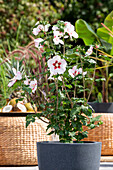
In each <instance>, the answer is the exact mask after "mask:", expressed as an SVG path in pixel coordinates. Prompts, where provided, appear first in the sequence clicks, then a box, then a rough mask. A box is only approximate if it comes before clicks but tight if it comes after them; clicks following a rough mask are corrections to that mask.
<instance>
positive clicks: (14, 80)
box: [8, 77, 16, 87]
mask: <svg viewBox="0 0 113 170" xmlns="http://www.w3.org/2000/svg"><path fill="white" fill-rule="evenodd" d="M15 82H16V78H15V77H14V78H13V79H12V80H11V81H10V82H9V84H8V87H11V86H13V84H14V83H15Z"/></svg>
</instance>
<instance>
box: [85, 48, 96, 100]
mask: <svg viewBox="0 0 113 170" xmlns="http://www.w3.org/2000/svg"><path fill="white" fill-rule="evenodd" d="M96 58H97V50H96ZM95 68H96V63H95V67H94V72H93V81H92V84H91V89H90V92H89V95H88V98H87V102H88V101H89V98H90V96H91V92H92V90H93V84H94V79H95Z"/></svg>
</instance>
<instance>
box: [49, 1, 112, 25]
mask: <svg viewBox="0 0 113 170" xmlns="http://www.w3.org/2000/svg"><path fill="white" fill-rule="evenodd" d="M50 2H51V4H52V5H53V6H54V7H55V8H56V9H58V4H59V3H60V4H61V3H62V4H63V7H62V10H63V12H62V14H61V18H62V20H67V21H71V23H72V24H74V23H75V21H76V20H77V19H80V18H81V19H84V20H85V21H87V22H88V23H89V24H91V25H92V26H93V27H94V28H98V27H99V26H100V23H101V22H103V20H104V18H105V17H106V16H107V14H108V13H110V12H111V11H112V10H113V0H54V1H53V0H50Z"/></svg>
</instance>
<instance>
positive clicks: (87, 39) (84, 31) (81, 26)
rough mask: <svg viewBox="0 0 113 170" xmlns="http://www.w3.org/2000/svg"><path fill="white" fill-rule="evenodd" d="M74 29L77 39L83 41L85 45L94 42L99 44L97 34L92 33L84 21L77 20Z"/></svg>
mask: <svg viewBox="0 0 113 170" xmlns="http://www.w3.org/2000/svg"><path fill="white" fill-rule="evenodd" d="M75 27H76V32H77V33H78V35H79V38H81V39H83V41H84V43H85V45H92V44H93V43H94V42H95V40H97V41H98V42H99V43H100V40H99V38H98V36H97V34H96V33H95V32H94V31H93V29H92V28H91V27H90V25H89V24H88V23H87V22H86V21H84V20H82V19H78V20H77V21H76V23H75Z"/></svg>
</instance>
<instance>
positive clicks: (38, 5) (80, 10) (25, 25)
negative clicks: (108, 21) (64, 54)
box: [0, 0, 113, 53]
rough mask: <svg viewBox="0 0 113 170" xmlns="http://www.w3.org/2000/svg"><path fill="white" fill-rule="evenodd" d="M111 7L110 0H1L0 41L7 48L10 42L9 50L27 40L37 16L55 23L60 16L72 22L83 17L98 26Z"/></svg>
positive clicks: (112, 5) (112, 2) (112, 3)
mask: <svg viewBox="0 0 113 170" xmlns="http://www.w3.org/2000/svg"><path fill="white" fill-rule="evenodd" d="M112 7H113V0H109V1H106V0H54V1H53V0H0V44H2V45H3V46H4V47H5V49H6V51H7V50H8V51H9V50H10V49H9V48H8V46H9V43H10V46H11V50H13V49H15V48H16V47H17V46H18V45H21V46H24V45H26V44H28V43H29V42H30V40H31V39H30V35H32V28H33V26H34V24H35V23H36V22H37V21H38V20H48V21H49V22H50V23H52V22H53V23H54V22H55V21H56V20H57V19H62V20H66V21H70V22H71V23H72V24H75V21H76V20H77V19H80V18H82V19H84V20H85V21H87V22H88V23H90V24H91V25H92V26H93V27H94V28H97V27H99V26H100V23H101V22H102V21H103V20H104V18H105V16H106V15H107V14H108V13H109V12H110V11H111V10H112ZM0 47H1V45H0ZM0 53H2V51H0Z"/></svg>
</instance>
